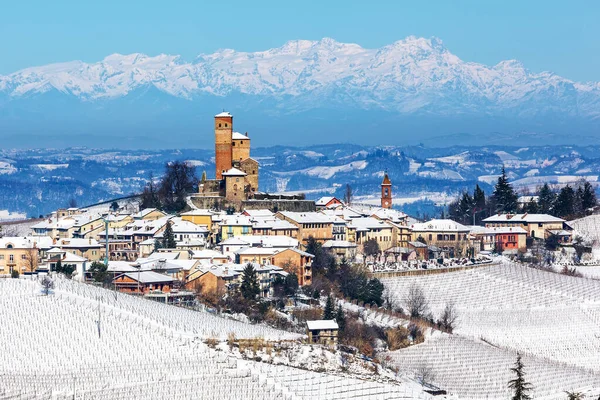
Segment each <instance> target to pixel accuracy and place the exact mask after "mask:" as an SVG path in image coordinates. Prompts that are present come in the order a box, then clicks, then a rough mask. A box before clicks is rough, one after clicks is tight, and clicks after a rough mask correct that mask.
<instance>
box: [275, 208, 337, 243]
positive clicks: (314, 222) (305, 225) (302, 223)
mask: <svg viewBox="0 0 600 400" xmlns="http://www.w3.org/2000/svg"><path fill="white" fill-rule="evenodd" d="M275 216H276V217H277V218H281V219H283V220H284V221H288V222H290V223H292V224H293V225H296V226H297V227H298V238H297V239H298V241H300V243H302V244H306V241H307V240H308V238H309V237H313V238H314V239H315V240H317V241H318V242H320V243H324V242H326V241H327V240H332V239H333V221H332V218H331V217H329V216H327V215H325V214H322V213H320V212H292V211H280V212H278V213H277V214H275Z"/></svg>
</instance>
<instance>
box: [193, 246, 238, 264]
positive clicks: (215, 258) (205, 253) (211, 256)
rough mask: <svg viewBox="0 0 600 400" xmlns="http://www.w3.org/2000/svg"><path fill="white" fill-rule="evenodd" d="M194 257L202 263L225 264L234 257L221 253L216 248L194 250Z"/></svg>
mask: <svg viewBox="0 0 600 400" xmlns="http://www.w3.org/2000/svg"><path fill="white" fill-rule="evenodd" d="M192 259H194V260H200V262H201V263H210V264H225V263H227V262H230V261H231V260H232V259H233V257H232V258H229V257H227V256H226V255H224V254H223V253H219V252H218V251H216V250H208V249H204V250H200V251H193V254H192Z"/></svg>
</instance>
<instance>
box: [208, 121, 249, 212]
mask: <svg viewBox="0 0 600 400" xmlns="http://www.w3.org/2000/svg"><path fill="white" fill-rule="evenodd" d="M257 190H258V161H256V160H255V159H253V158H251V157H250V138H249V137H248V134H247V133H246V134H245V135H244V134H241V133H239V132H234V131H233V116H232V115H231V114H230V113H228V112H222V113H220V114H217V115H215V179H214V180H203V181H202V182H200V186H199V192H200V194H201V195H202V196H204V197H215V198H225V199H226V200H227V201H228V202H231V203H235V204H239V203H241V202H242V201H244V200H248V199H251V198H253V197H254V194H255V193H256V191H257Z"/></svg>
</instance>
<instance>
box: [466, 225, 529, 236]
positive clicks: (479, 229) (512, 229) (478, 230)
mask: <svg viewBox="0 0 600 400" xmlns="http://www.w3.org/2000/svg"><path fill="white" fill-rule="evenodd" d="M469 228H470V229H471V233H473V234H487V235H490V234H494V235H495V234H506V233H516V234H527V231H526V230H525V229H523V228H521V227H520V226H497V227H492V228H486V227H484V226H470V227H469Z"/></svg>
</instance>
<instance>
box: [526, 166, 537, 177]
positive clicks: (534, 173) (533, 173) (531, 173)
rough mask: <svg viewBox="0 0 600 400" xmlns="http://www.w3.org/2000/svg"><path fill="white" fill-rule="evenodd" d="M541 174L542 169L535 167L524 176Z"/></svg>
mask: <svg viewBox="0 0 600 400" xmlns="http://www.w3.org/2000/svg"><path fill="white" fill-rule="evenodd" d="M539 174H540V170H539V169H537V168H534V169H530V170H529V171H527V172H525V174H524V175H523V176H526V177H531V176H536V175H539Z"/></svg>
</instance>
